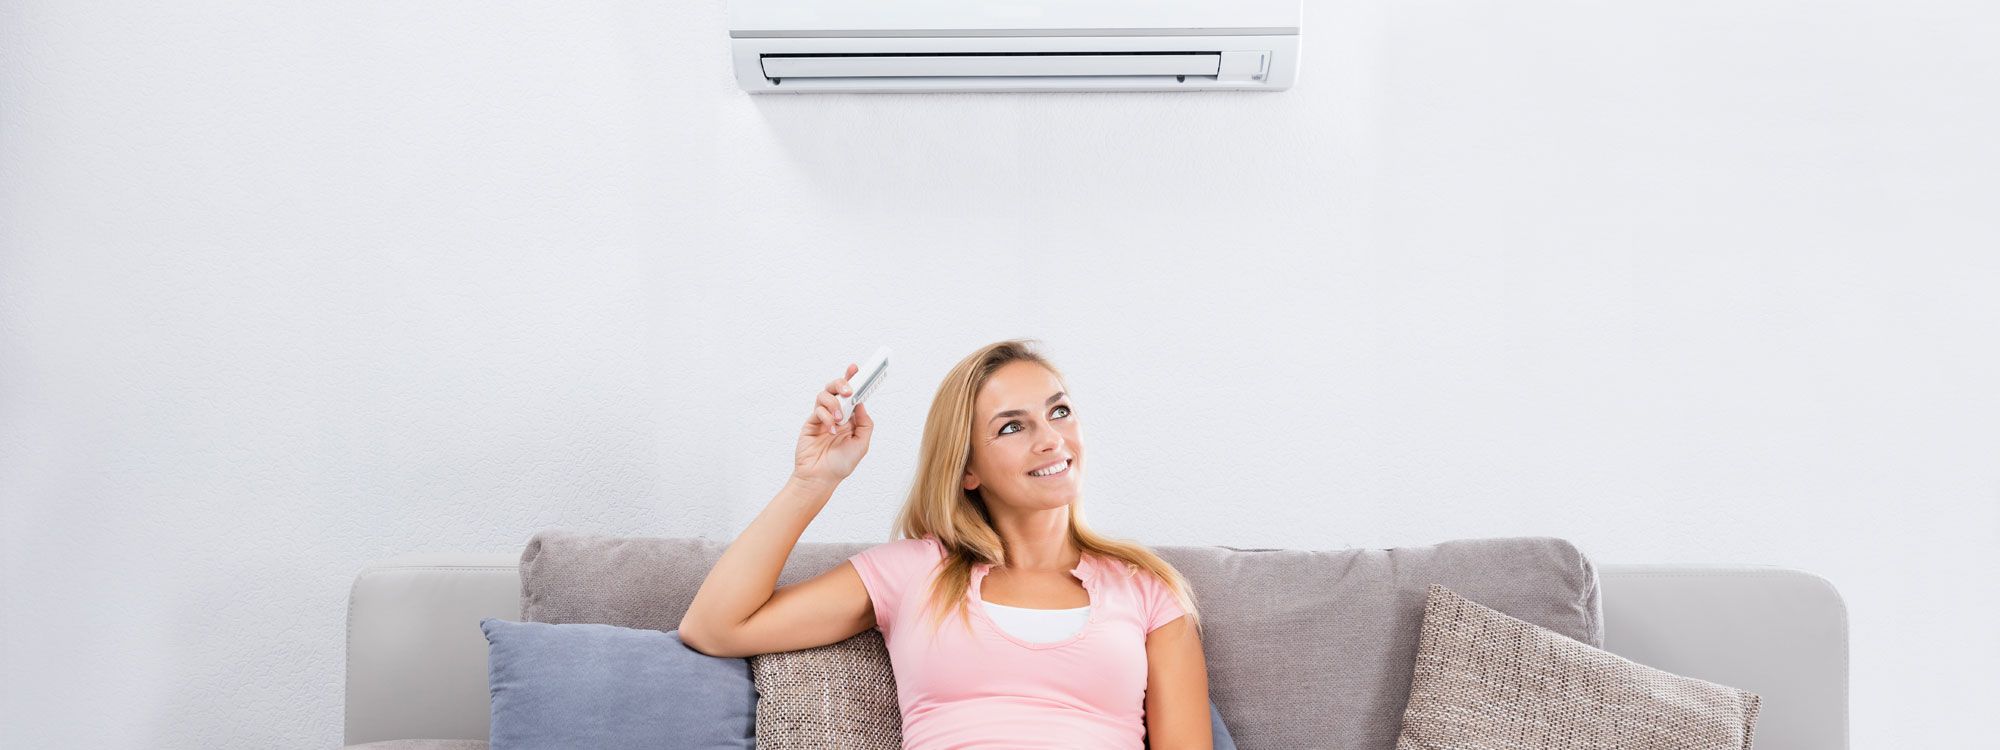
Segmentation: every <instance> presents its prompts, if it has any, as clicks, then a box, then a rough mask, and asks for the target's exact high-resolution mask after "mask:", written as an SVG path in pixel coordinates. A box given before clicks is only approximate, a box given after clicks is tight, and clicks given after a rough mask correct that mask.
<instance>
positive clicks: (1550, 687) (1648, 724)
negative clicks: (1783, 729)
mask: <svg viewBox="0 0 2000 750" xmlns="http://www.w3.org/2000/svg"><path fill="white" fill-rule="evenodd" d="M1758 705H1759V701H1758V697H1757V695H1756V694H1755V693H1749V692H1745V691H1742V690H1738V689H1736V688H1732V687H1726V686H1723V685H1717V684H1715V683H1712V682H1705V681H1702V680H1697V679H1694V678H1690V677H1682V676H1679V675H1674V674H1668V673H1666V672H1662V671H1660V670H1657V669H1654V668H1652V667H1648V666H1645V665H1643V664H1637V663H1634V662H1632V661H1630V660H1628V659H1625V658H1623V657H1620V656H1618V655H1616V654H1612V653H1610V652H1607V651H1603V650H1601V649H1597V648H1594V647H1592V646H1590V645H1587V644H1584V643H1579V642H1577V641H1575V640H1572V639H1570V638H1567V637H1564V636H1562V635H1560V634H1558V633H1555V632H1553V631H1550V630H1548V629H1547V628H1542V627H1538V626H1536V625H1533V624H1530V623H1527V622H1522V621H1521V620H1517V619H1514V618H1512V617H1508V616H1507V615H1505V614H1501V613H1500V612H1496V611H1494V610H1492V609H1488V608H1486V607H1483V606H1480V605H1479V604H1478V603H1476V602H1473V601H1471V600H1469V599H1466V598H1465V597H1463V596H1459V595H1458V594H1457V593H1456V592H1453V591H1452V590H1450V589H1448V588H1445V587H1444V586H1442V585H1439V584H1435V583H1433V584H1431V586H1430V593H1429V596H1428V598H1427V599H1426V601H1425V603H1424V622H1423V629H1422V633H1421V635H1420V636H1419V637H1418V643H1417V660H1416V669H1415V673H1414V677H1413V678H1412V680H1411V682H1410V700H1409V703H1408V704H1407V705H1406V706H1405V707H1404V710H1403V730H1402V734H1401V736H1399V737H1398V738H1397V741H1396V748H1397V750H1420V749H1423V750H1428V749H1430V748H1453V750H1529V749H1530V748H1532V749H1534V750H1565V749H1567V748H1577V749H1579V750H1581V749H1583V748H1590V749H1591V750H1611V749H1613V748H1616V749H1618V750H1654V749H1656V748H1657V749H1659V750H1667V749H1668V748H1671V749H1672V750H1706V749H1709V748H1714V749H1717V750H1720V749H1721V748H1729V749H1731V750H1742V749H1745V748H1749V747H1750V739H1751V735H1752V734H1753V733H1754V732H1755V731H1756V728H1757V709H1758Z"/></svg>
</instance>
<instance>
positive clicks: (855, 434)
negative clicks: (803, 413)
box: [792, 364, 875, 485]
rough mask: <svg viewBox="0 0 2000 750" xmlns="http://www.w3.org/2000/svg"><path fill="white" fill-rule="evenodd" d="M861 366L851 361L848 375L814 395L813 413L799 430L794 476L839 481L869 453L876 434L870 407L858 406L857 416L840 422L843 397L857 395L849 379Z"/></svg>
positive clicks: (793, 466) (793, 469)
mask: <svg viewBox="0 0 2000 750" xmlns="http://www.w3.org/2000/svg"><path fill="white" fill-rule="evenodd" d="M860 369H861V366H860V365H856V364H849V365H848V366H847V374H846V375H842V376H841V377H840V378H839V379H836V380H834V381H833V382H830V383H827V384H826V387H824V388H821V389H819V393H817V394H815V395H814V396H813V411H812V416H811V417H808V418H806V424H805V426H804V427H802V428H800V429H799V450H798V456H797V458H796V459H794V462H793V465H792V476H794V477H797V478H799V479H803V480H806V481H814V482H823V483H825V484H829V485H831V484H838V483H840V481H841V480H843V479H846V478H847V475H849V474H853V473H854V466H855V465H856V464H859V463H861V457H862V456H865V455H868V438H869V437H870V436H872V435H874V434H875V420H872V419H869V418H868V407H867V406H866V405H857V406H855V407H854V416H853V417H851V418H849V419H848V420H847V423H846V424H840V423H839V422H840V397H841V396H849V397H852V396H853V395H854V392H853V390H852V389H850V388H849V387H848V385H847V379H848V378H851V377H854V373H855V372H856V371H858V370H860Z"/></svg>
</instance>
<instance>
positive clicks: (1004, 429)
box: [1000, 404, 1070, 435]
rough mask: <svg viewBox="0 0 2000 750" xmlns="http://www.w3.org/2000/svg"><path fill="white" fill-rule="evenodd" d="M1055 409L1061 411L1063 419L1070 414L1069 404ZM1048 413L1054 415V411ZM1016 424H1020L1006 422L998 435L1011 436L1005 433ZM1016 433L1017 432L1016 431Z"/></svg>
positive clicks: (1057, 405) (1057, 406)
mask: <svg viewBox="0 0 2000 750" xmlns="http://www.w3.org/2000/svg"><path fill="white" fill-rule="evenodd" d="M1056 409H1061V410H1062V413H1063V416H1065V417H1067V416H1069V414H1070V411H1069V404H1056ZM1049 412H1050V413H1054V412H1055V409H1050V410H1049ZM1017 424H1020V422H1008V423H1006V424H1003V425H1000V434H1002V435H1007V434H1011V433H1009V432H1007V428H1009V427H1013V426H1014V425H1017ZM1016 432H1019V430H1016Z"/></svg>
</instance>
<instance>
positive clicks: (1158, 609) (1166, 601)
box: [1139, 573, 1187, 633]
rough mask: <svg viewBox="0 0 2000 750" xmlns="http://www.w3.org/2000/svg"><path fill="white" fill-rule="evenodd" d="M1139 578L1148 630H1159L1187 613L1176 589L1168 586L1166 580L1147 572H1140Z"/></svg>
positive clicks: (1149, 631)
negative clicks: (1176, 593) (1177, 595)
mask: <svg viewBox="0 0 2000 750" xmlns="http://www.w3.org/2000/svg"><path fill="white" fill-rule="evenodd" d="M1139 579H1140V582H1139V590H1140V591H1141V592H1143V594H1142V596H1141V599H1143V600H1144V602H1145V606H1146V632H1148V633H1151V632H1153V631H1155V630H1158V629H1159V628H1160V626H1161V625H1165V624H1167V623H1170V622H1173V621H1174V619H1175V618H1178V617H1181V616H1183V615H1186V614H1187V610H1184V609H1182V608H1181V602H1180V598H1179V597H1176V596H1174V590H1173V589H1171V588H1168V587H1167V584H1166V582H1165V581H1161V580H1160V579H1159V578H1158V577H1156V576H1153V575H1151V574H1146V573H1142V574H1140V576H1139Z"/></svg>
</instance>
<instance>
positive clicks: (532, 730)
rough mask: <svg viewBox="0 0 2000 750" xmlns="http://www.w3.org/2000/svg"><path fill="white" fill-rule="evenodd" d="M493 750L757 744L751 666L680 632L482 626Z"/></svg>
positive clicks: (733, 749)
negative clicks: (692, 642) (696, 645)
mask: <svg viewBox="0 0 2000 750" xmlns="http://www.w3.org/2000/svg"><path fill="white" fill-rule="evenodd" d="M479 628H480V630H483V631H485V633H486V642H487V643H488V644H489V645H490V648H489V649H488V650H487V666H488V679H489V689H490V690H491V692H492V695H493V723H492V726H491V740H490V742H491V743H492V745H491V746H492V748H493V750H543V749H544V748H548V749H550V750H555V749H556V748H563V749H568V748H607V749H619V748H634V749H635V750H636V749H637V748H648V749H649V750H650V749H653V748H663V747H673V748H700V749H701V750H711V749H713V750H724V749H727V750H751V749H752V748H754V747H755V746H756V741H755V738H754V735H755V733H756V728H757V688H756V686H755V685H754V684H752V683H751V681H750V663H749V661H748V660H745V659H725V658H718V657H714V656H709V655H707V654H704V653H701V652H699V651H695V650H694V649H691V648H688V647H687V646H685V645H682V644H681V639H680V633H679V632H678V631H676V632H664V633H663V632H660V631H658V630H643V629H634V628H621V627H618V626H615V625H598V624H587V623H565V624H550V623H541V622H510V621H507V620H502V619H499V618H494V617H488V618H486V619H483V620H480V621H479Z"/></svg>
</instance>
